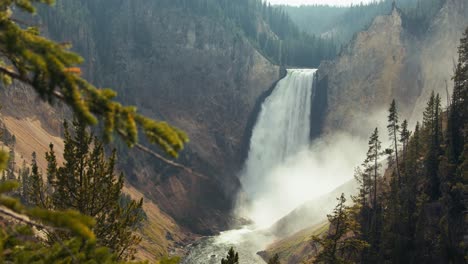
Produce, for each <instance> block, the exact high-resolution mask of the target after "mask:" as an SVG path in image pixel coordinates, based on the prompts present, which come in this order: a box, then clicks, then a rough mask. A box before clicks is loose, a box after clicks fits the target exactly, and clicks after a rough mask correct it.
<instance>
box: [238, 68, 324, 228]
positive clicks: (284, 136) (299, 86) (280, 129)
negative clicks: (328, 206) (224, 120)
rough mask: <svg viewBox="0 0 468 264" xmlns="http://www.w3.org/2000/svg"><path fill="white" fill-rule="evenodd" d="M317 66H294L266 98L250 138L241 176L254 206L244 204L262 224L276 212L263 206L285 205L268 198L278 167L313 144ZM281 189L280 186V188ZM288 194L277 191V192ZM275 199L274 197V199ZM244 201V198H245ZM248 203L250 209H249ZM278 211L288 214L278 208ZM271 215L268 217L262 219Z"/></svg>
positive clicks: (247, 197)
mask: <svg viewBox="0 0 468 264" xmlns="http://www.w3.org/2000/svg"><path fill="white" fill-rule="evenodd" d="M315 72H316V70H315V69H290V70H288V72H287V76H286V77H285V78H283V79H282V80H280V81H279V82H278V84H277V86H276V88H275V89H274V91H273V93H272V94H271V95H270V96H269V97H268V98H267V99H266V100H265V102H264V103H263V105H262V109H261V112H260V114H259V116H258V119H257V123H256V124H255V127H254V129H253V133H252V138H251V140H250V150H249V154H248V158H247V161H246V164H245V168H244V171H243V173H242V176H241V182H242V186H243V190H244V191H245V195H246V197H245V198H246V199H247V200H249V201H250V202H251V203H253V204H251V205H250V206H245V205H241V207H243V209H245V210H246V212H241V214H244V215H246V216H247V217H249V218H250V219H252V220H253V221H254V222H256V223H257V224H259V225H265V224H269V223H266V222H265V221H266V220H269V221H267V222H271V221H272V220H275V219H272V216H271V215H269V214H265V213H264V212H262V208H263V207H265V206H266V207H270V208H271V206H275V207H278V206H281V205H280V204H279V203H280V202H281V201H268V199H269V198H271V197H266V196H265V195H270V196H271V194H272V192H273V193H274V191H275V186H274V185H275V183H274V182H272V180H273V178H274V177H271V174H272V172H273V170H274V169H275V168H277V167H278V166H280V165H281V164H283V163H284V162H285V161H286V160H287V159H288V158H291V157H292V156H294V155H296V154H298V153H299V152H300V151H301V150H304V149H306V148H307V147H308V146H309V140H310V112H311V100H312V99H311V97H312V93H313V81H314V75H315ZM278 191H279V190H278ZM280 195H287V194H285V193H282V194H281V193H274V196H280ZM270 200H271V199H270ZM241 203H242V202H241ZM246 207H247V209H246ZM276 209H277V210H278V211H277V213H278V214H284V213H285V212H283V211H284V210H290V209H292V208H286V209H284V210H283V211H282V210H281V208H276ZM262 217H267V218H268V219H262Z"/></svg>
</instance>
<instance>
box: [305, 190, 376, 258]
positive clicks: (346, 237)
mask: <svg viewBox="0 0 468 264" xmlns="http://www.w3.org/2000/svg"><path fill="white" fill-rule="evenodd" d="M337 200H338V205H337V206H336V207H335V209H334V210H333V214H331V215H327V217H328V221H329V222H330V229H329V231H328V233H327V234H326V235H324V237H323V238H319V237H316V236H314V237H313V240H314V242H315V243H317V244H318V245H320V247H321V251H320V252H319V253H318V255H317V256H316V257H315V261H314V263H324V264H338V263H353V261H351V260H352V259H356V258H357V257H358V256H359V255H360V253H361V251H362V250H363V249H364V248H366V247H367V246H368V244H367V243H366V242H365V241H363V240H360V239H359V236H360V231H359V229H360V226H359V224H358V222H356V221H355V219H354V217H353V215H352V214H351V208H349V207H347V206H346V205H345V203H346V198H345V196H344V194H341V197H340V198H337Z"/></svg>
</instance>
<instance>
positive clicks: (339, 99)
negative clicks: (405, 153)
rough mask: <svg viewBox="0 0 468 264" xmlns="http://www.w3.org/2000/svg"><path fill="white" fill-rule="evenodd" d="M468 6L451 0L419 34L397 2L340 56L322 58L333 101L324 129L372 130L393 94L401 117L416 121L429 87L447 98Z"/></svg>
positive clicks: (358, 132)
mask: <svg viewBox="0 0 468 264" xmlns="http://www.w3.org/2000/svg"><path fill="white" fill-rule="evenodd" d="M467 10H468V7H467V4H466V1H463V0H449V1H447V2H446V3H445V5H444V6H443V8H442V9H441V10H440V11H439V13H438V14H437V16H436V17H435V19H434V20H433V21H432V22H431V23H430V26H429V31H428V32H425V33H424V34H423V35H422V36H418V35H414V34H413V33H412V31H411V30H410V28H409V27H410V25H409V22H408V19H407V17H406V15H405V14H404V13H402V12H401V11H400V10H399V9H398V8H394V9H393V11H392V13H391V14H390V15H387V16H380V17H377V18H376V19H375V20H374V22H373V23H372V25H371V26H370V27H369V29H368V30H367V31H363V32H360V33H358V34H357V36H356V38H355V40H354V41H353V42H351V43H350V44H349V45H348V46H347V47H346V48H345V50H344V51H343V53H342V54H341V55H340V56H339V58H337V59H336V60H334V61H332V62H325V63H322V65H321V66H320V68H319V71H318V75H319V80H320V84H321V85H322V86H324V87H326V88H325V89H326V90H327V103H328V108H327V109H328V112H327V114H326V117H325V121H324V123H325V124H324V128H323V129H324V130H323V131H324V132H330V131H334V130H336V129H346V130H349V131H351V132H352V133H354V134H356V135H367V134H368V132H369V131H370V130H371V129H372V127H375V124H378V121H377V120H382V119H381V118H380V119H378V118H376V117H378V116H379V115H382V114H383V111H386V108H387V106H388V105H389V103H390V102H391V100H392V99H396V101H397V102H398V104H399V108H400V109H399V111H400V115H401V119H403V118H411V120H413V121H414V120H416V119H417V118H419V117H412V113H413V111H420V110H421V107H422V106H423V104H424V103H423V102H425V101H426V99H427V95H428V94H430V91H432V90H435V91H436V92H440V93H441V95H443V98H445V94H446V92H445V87H446V86H445V81H446V80H447V81H449V80H450V79H451V77H452V75H453V67H452V66H451V65H453V63H454V60H455V58H456V48H455V47H456V46H457V43H458V40H459V38H460V37H461V34H462V31H463V28H464V27H465V26H466V25H467V24H468V16H467V15H466V14H467ZM413 26H414V25H413ZM449 65H450V66H449ZM448 87H450V85H449V86H448ZM449 92H450V91H449ZM443 102H445V101H443Z"/></svg>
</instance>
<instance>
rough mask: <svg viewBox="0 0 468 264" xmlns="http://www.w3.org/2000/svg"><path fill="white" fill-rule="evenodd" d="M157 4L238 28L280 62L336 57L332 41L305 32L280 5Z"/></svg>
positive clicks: (217, 0)
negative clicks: (180, 8) (188, 11)
mask: <svg viewBox="0 0 468 264" xmlns="http://www.w3.org/2000/svg"><path fill="white" fill-rule="evenodd" d="M160 5H168V6H176V7H182V8H185V9H189V10H190V12H194V13H196V14H200V15H203V16H209V17H212V18H215V19H217V20H218V21H220V23H224V24H228V25H229V24H230V25H232V26H234V27H235V28H238V29H240V31H241V32H242V34H244V35H245V36H246V37H247V38H248V39H249V40H250V41H251V42H252V43H253V44H254V45H255V46H256V47H257V49H258V50H259V51H260V52H261V53H262V54H263V55H264V56H266V57H267V58H269V59H270V60H271V61H273V62H274V63H277V64H279V65H288V66H296V67H317V66H318V65H319V64H320V62H321V61H322V60H325V59H332V58H334V57H335V55H336V52H337V48H336V45H335V44H334V42H333V40H330V39H323V38H321V37H318V36H315V35H311V34H308V33H305V32H303V31H301V30H299V28H298V27H297V26H296V25H295V24H294V22H293V21H292V20H291V19H290V17H289V16H288V15H287V13H286V12H285V11H284V10H283V9H282V8H279V7H275V6H271V5H270V4H268V3H267V2H265V1H261V0H239V1H232V0H171V1H170V2H168V1H161V3H160Z"/></svg>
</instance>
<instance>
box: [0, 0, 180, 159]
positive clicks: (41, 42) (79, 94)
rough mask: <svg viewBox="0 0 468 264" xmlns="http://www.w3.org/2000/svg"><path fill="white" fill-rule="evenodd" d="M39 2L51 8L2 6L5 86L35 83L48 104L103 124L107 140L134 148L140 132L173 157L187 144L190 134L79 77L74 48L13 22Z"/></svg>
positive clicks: (0, 71)
mask: <svg viewBox="0 0 468 264" xmlns="http://www.w3.org/2000/svg"><path fill="white" fill-rule="evenodd" d="M34 2H42V3H47V4H51V3H52V2H53V1H51V0H41V1H31V0H21V1H19V0H15V1H13V0H10V1H2V3H1V4H0V50H1V51H2V60H1V61H0V78H1V79H3V81H4V83H11V79H14V80H17V81H20V82H23V83H26V84H29V85H31V86H32V87H33V88H34V90H35V91H36V92H37V93H38V94H39V95H40V96H41V98H43V99H44V100H47V101H48V102H53V101H55V100H57V99H58V100H61V101H64V102H65V103H66V104H67V105H69V106H70V107H71V109H72V110H73V112H74V113H75V114H76V116H77V117H78V119H80V120H81V121H83V122H84V123H85V124H87V125H95V124H96V123H97V122H98V119H102V120H103V124H104V125H103V127H104V129H103V131H104V136H105V139H106V140H111V139H112V136H113V134H118V135H119V136H120V137H121V138H122V139H123V140H124V141H125V142H126V143H127V144H128V145H129V146H133V145H134V144H136V143H137V141H138V129H139V128H141V131H142V132H143V134H145V135H146V137H147V138H148V141H149V142H151V143H154V144H157V145H158V146H159V147H160V148H161V149H162V150H164V151H165V152H166V153H168V154H169V155H171V156H173V157H177V154H178V152H179V151H180V150H182V148H183V145H184V143H186V142H187V141H188V138H187V136H186V135H185V133H183V132H182V131H180V130H179V129H176V128H174V127H171V126H170V125H168V124H167V123H165V122H159V121H155V120H152V119H150V118H147V117H145V116H143V115H141V114H138V113H137V111H136V108H135V107H132V106H123V105H121V104H119V103H117V102H115V101H113V99H114V98H115V96H116V93H115V92H114V91H112V90H110V89H98V88H96V87H94V86H93V85H91V84H90V83H88V82H87V81H86V80H84V79H83V78H81V77H80V73H81V70H80V69H79V68H77V65H79V64H81V63H82V62H83V59H82V58H81V57H80V56H78V55H77V54H75V53H73V52H70V51H69V50H68V48H70V45H69V44H60V43H55V42H53V41H51V40H49V39H47V38H45V37H42V36H41V35H40V34H39V30H38V28H31V27H29V28H23V27H20V26H19V25H18V24H17V22H16V20H15V19H13V18H12V16H13V11H15V10H17V9H16V8H15V6H16V7H18V8H19V9H20V10H23V11H26V12H28V13H34V12H35V8H34V6H33V3H34Z"/></svg>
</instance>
